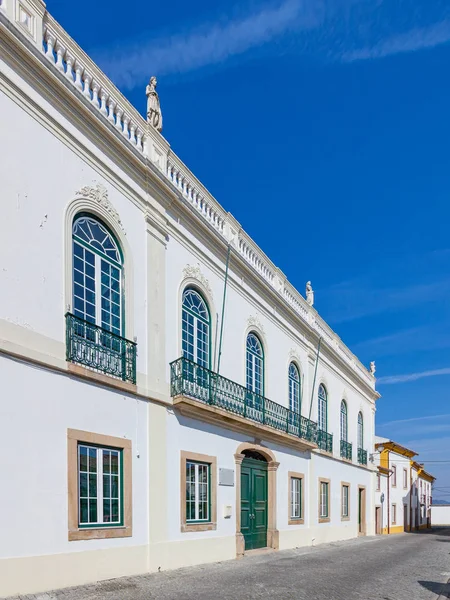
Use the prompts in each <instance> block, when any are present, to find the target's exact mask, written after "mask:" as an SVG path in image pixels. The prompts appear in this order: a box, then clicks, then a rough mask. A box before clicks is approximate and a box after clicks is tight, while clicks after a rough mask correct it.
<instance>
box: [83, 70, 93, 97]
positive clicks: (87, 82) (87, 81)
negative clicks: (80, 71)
mask: <svg viewBox="0 0 450 600" xmlns="http://www.w3.org/2000/svg"><path fill="white" fill-rule="evenodd" d="M91 81H92V75H91V74H90V73H88V72H87V71H85V72H84V77H83V83H84V87H83V94H84V95H85V96H86V98H87V99H88V100H90V99H91Z"/></svg>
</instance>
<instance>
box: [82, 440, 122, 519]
mask: <svg viewBox="0 0 450 600" xmlns="http://www.w3.org/2000/svg"><path fill="white" fill-rule="evenodd" d="M78 525H79V527H80V528H82V527H86V528H87V527H96V528H97V527H111V526H116V527H117V526H122V525H123V457H122V450H121V449H117V448H105V447H102V446H93V445H90V444H83V443H79V444H78Z"/></svg>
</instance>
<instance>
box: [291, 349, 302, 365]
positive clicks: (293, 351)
mask: <svg viewBox="0 0 450 600" xmlns="http://www.w3.org/2000/svg"><path fill="white" fill-rule="evenodd" d="M289 358H290V359H291V360H296V361H297V362H298V363H299V364H300V362H301V360H300V354H299V353H298V352H297V350H296V348H291V349H290V350H289Z"/></svg>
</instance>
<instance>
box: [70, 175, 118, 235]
mask: <svg viewBox="0 0 450 600" xmlns="http://www.w3.org/2000/svg"><path fill="white" fill-rule="evenodd" d="M94 183H95V184H96V185H95V187H94V186H90V185H85V186H84V187H82V188H81V190H78V192H76V195H77V196H78V197H81V198H86V199H87V200H91V201H93V202H97V203H98V204H99V205H100V206H101V207H102V208H103V209H104V210H106V212H107V213H108V214H109V215H110V216H111V217H112V218H113V219H114V221H116V223H117V224H118V225H119V227H120V228H121V229H122V231H123V232H124V233H125V229H124V227H123V224H122V221H121V220H120V216H119V213H118V212H117V210H116V209H115V208H114V206H113V205H112V204H111V201H110V199H109V198H108V190H107V189H106V187H105V186H104V185H103V184H102V183H98V182H95V181H94Z"/></svg>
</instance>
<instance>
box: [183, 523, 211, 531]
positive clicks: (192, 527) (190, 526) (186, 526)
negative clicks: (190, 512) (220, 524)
mask: <svg viewBox="0 0 450 600" xmlns="http://www.w3.org/2000/svg"><path fill="white" fill-rule="evenodd" d="M216 529H217V523H182V524H181V533H188V532H189V531H215V530H216Z"/></svg>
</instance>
